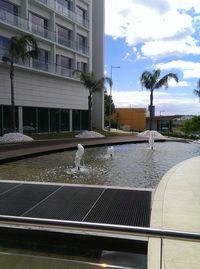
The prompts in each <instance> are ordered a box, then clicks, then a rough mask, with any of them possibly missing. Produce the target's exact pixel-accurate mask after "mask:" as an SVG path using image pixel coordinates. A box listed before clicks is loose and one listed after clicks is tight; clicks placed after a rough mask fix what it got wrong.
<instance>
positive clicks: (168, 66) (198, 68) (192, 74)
mask: <svg viewBox="0 0 200 269" xmlns="http://www.w3.org/2000/svg"><path fill="white" fill-rule="evenodd" d="M155 68H156V69H157V68H159V69H161V70H173V69H175V70H180V71H182V72H183V78H184V79H188V78H199V77H200V63H195V62H191V61H182V60H178V61H171V62H168V63H159V64H157V65H155Z"/></svg>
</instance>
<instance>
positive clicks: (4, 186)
mask: <svg viewBox="0 0 200 269" xmlns="http://www.w3.org/2000/svg"><path fill="white" fill-rule="evenodd" d="M18 185H19V184H17V183H7V182H5V183H4V182H2V183H0V195H1V194H3V193H4V192H7V191H9V190H12V188H14V187H16V186H18Z"/></svg>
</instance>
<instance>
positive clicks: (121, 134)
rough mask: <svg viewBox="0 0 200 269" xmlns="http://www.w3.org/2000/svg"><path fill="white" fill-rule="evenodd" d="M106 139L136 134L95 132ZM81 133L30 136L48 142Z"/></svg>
mask: <svg viewBox="0 0 200 269" xmlns="http://www.w3.org/2000/svg"><path fill="white" fill-rule="evenodd" d="M94 131H95V132H98V133H100V134H102V135H104V136H105V137H122V136H130V135H134V133H117V132H107V131H103V130H94ZM79 133H80V132H66V133H45V134H29V136H31V137H32V138H33V139H35V140H48V139H64V138H74V137H75V136H76V135H77V134H79Z"/></svg>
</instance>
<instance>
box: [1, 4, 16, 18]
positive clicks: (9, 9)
mask: <svg viewBox="0 0 200 269" xmlns="http://www.w3.org/2000/svg"><path fill="white" fill-rule="evenodd" d="M0 9H2V10H4V11H7V12H9V13H11V14H13V15H15V16H18V6H16V5H14V4H12V3H9V2H7V1H4V0H0Z"/></svg>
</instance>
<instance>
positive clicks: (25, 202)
mask: <svg viewBox="0 0 200 269" xmlns="http://www.w3.org/2000/svg"><path fill="white" fill-rule="evenodd" d="M58 188H59V186H54V185H38V184H22V185H21V186H19V187H18V188H15V189H13V190H11V191H9V192H7V193H6V194H5V195H2V196H0V215H11V216H21V215H22V214H23V213H24V212H26V211H27V210H29V209H30V208H31V207H33V206H34V205H35V204H37V203H39V202H40V201H41V200H43V199H45V198H46V197H47V196H48V195H50V194H51V193H52V192H54V191H55V190H56V189H58Z"/></svg>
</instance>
